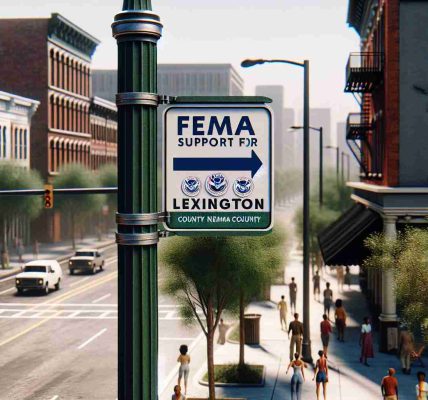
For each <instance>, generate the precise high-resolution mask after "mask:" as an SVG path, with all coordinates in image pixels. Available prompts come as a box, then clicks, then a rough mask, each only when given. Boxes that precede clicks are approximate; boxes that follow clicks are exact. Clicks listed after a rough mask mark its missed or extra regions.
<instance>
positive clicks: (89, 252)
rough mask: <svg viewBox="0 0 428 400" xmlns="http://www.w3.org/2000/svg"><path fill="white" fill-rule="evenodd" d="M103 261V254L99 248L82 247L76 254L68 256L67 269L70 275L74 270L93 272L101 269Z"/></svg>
mask: <svg viewBox="0 0 428 400" xmlns="http://www.w3.org/2000/svg"><path fill="white" fill-rule="evenodd" d="M104 263H105V260H104V256H103V255H102V253H101V252H100V251H99V250H96V249H82V250H78V251H76V254H75V255H74V256H73V257H71V258H70V261H69V262H68V269H69V271H70V275H73V274H74V272H75V271H83V272H91V273H93V274H95V272H97V270H100V271H102V270H103V268H104Z"/></svg>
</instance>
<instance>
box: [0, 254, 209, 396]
mask: <svg viewBox="0 0 428 400" xmlns="http://www.w3.org/2000/svg"><path fill="white" fill-rule="evenodd" d="M106 256H107V262H106V268H105V271H103V272H100V273H97V274H96V275H73V276H70V275H68V274H67V273H66V271H67V265H66V264H63V265H62V268H63V271H64V277H63V282H62V288H61V290H59V291H57V292H51V293H50V294H49V296H43V295H39V294H37V293H28V294H26V293H24V295H20V296H17V295H16V291H15V289H14V287H13V284H14V280H13V279H9V280H3V281H0V371H1V373H0V388H1V390H0V399H1V400H18V399H19V400H30V399H31V400H39V399H40V400H60V399H67V400H74V399H85V400H92V399H94V400H95V399H100V400H108V399H115V398H116V396H117V390H116V386H117V365H116V358H117V261H116V255H115V253H114V252H113V251H112V250H111V251H110V252H108V253H106ZM177 311H178V310H177V307H176V305H175V304H173V302H172V301H171V300H170V299H168V298H166V297H164V296H162V295H161V296H160V298H159V342H160V343H159V349H160V354H159V388H160V392H162V391H165V392H169V387H170V386H171V385H173V384H174V381H175V379H176V378H175V376H176V358H177V352H178V351H177V349H178V347H179V345H180V344H182V343H186V344H188V345H190V346H191V347H192V348H194V347H195V346H196V345H198V344H199V343H200V342H201V339H202V338H201V337H200V335H199V333H200V330H199V329H198V327H194V328H191V329H190V328H186V327H184V326H183V325H182V321H181V320H180V317H179V315H178V312H177ZM164 389H166V390H164Z"/></svg>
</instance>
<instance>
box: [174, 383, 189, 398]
mask: <svg viewBox="0 0 428 400" xmlns="http://www.w3.org/2000/svg"><path fill="white" fill-rule="evenodd" d="M171 400H186V396H185V395H184V394H181V386H180V385H175V386H174V394H173V395H172V397H171Z"/></svg>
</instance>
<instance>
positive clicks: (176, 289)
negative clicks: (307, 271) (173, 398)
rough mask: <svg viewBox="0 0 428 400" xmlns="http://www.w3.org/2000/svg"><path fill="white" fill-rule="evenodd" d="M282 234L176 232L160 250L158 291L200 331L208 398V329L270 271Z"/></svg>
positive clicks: (269, 276)
mask: <svg viewBox="0 0 428 400" xmlns="http://www.w3.org/2000/svg"><path fill="white" fill-rule="evenodd" d="M282 237H283V236H282V235H281V234H280V233H277V232H276V233H273V234H270V235H267V236H262V237H222V238H210V237H177V238H173V239H170V240H169V241H168V243H167V245H166V248H165V249H164V251H162V253H161V260H162V262H163V263H164V264H165V265H166V267H167V273H166V281H165V284H164V286H163V290H164V292H165V293H167V294H169V295H172V296H174V297H175V298H176V299H177V301H178V302H179V304H180V306H181V308H180V310H181V314H182V316H183V317H184V318H185V321H186V322H187V323H194V322H195V320H196V321H197V322H198V323H199V325H200V327H201V329H202V331H203V332H204V334H205V336H206V339H207V362H208V382H209V394H210V399H215V387H214V358H213V357H214V355H213V351H214V333H215V330H216V328H217V326H218V323H219V321H220V318H221V314H222V312H223V311H224V310H225V309H231V308H233V307H234V306H236V304H237V303H238V301H239V300H238V299H239V297H240V296H242V295H243V296H244V298H245V299H248V298H249V297H250V296H253V295H255V294H258V292H259V291H260V288H261V287H262V286H263V284H265V283H266V282H268V281H269V280H271V279H272V278H273V277H274V276H275V272H276V271H277V268H278V267H279V265H281V251H280V249H279V245H280V243H281V241H282ZM241 289H242V291H241ZM200 311H202V314H200V313H199V312H200Z"/></svg>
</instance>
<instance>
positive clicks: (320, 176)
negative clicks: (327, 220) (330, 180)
mask: <svg viewBox="0 0 428 400" xmlns="http://www.w3.org/2000/svg"><path fill="white" fill-rule="evenodd" d="M290 128H291V129H303V127H302V126H291V127H290ZM309 129H312V130H314V131H317V132H319V134H320V145H319V146H320V160H319V205H320V207H322V206H323V196H324V186H323V185H324V184H323V175H324V172H323V169H324V157H323V156H324V154H323V153H324V151H323V149H324V146H323V141H324V138H323V129H322V126H320V127H319V128H314V127H313V126H310V127H309Z"/></svg>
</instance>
